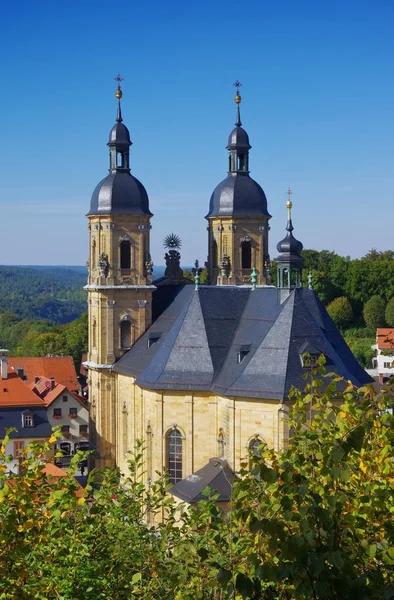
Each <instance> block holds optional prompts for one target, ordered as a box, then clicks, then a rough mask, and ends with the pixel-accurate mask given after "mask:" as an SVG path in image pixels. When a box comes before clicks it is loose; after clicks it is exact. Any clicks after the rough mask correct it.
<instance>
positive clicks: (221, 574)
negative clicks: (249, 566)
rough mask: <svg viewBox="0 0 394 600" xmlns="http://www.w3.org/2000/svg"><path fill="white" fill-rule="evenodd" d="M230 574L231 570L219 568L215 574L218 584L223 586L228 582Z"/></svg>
mask: <svg viewBox="0 0 394 600" xmlns="http://www.w3.org/2000/svg"><path fill="white" fill-rule="evenodd" d="M231 576H232V573H231V571H229V570H228V569H220V570H219V571H218V574H217V580H218V582H219V583H220V585H222V586H225V585H227V584H228V582H229V581H230V579H231Z"/></svg>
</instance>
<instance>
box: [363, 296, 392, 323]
mask: <svg viewBox="0 0 394 600" xmlns="http://www.w3.org/2000/svg"><path fill="white" fill-rule="evenodd" d="M385 308H386V305H385V302H384V300H383V298H381V297H380V296H372V298H370V299H369V300H368V302H366V303H365V304H364V309H363V316H364V321H365V324H366V326H367V327H370V328H371V329H376V328H377V327H384V326H385V324H386V320H385V314H384V313H385Z"/></svg>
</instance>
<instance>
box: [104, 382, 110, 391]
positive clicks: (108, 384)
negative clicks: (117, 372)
mask: <svg viewBox="0 0 394 600" xmlns="http://www.w3.org/2000/svg"><path fill="white" fill-rule="evenodd" d="M105 389H106V390H107V392H109V391H110V390H111V384H110V383H109V381H107V383H106V384H105Z"/></svg>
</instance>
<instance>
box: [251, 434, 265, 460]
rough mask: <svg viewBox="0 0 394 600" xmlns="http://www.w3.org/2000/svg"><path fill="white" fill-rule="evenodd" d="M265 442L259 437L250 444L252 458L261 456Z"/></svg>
mask: <svg viewBox="0 0 394 600" xmlns="http://www.w3.org/2000/svg"><path fill="white" fill-rule="evenodd" d="M262 443H263V442H262V441H261V439H260V438H259V437H255V438H254V439H253V440H252V441H251V442H250V444H249V450H250V454H251V456H257V457H259V456H261V453H262V446H261V444H262Z"/></svg>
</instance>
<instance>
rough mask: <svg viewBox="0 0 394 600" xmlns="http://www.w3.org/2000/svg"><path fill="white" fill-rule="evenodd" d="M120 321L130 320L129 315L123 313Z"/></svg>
mask: <svg viewBox="0 0 394 600" xmlns="http://www.w3.org/2000/svg"><path fill="white" fill-rule="evenodd" d="M140 302H141V301H140ZM145 302H146V300H145ZM121 321H131V317H130V315H123V317H122V318H121Z"/></svg>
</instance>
